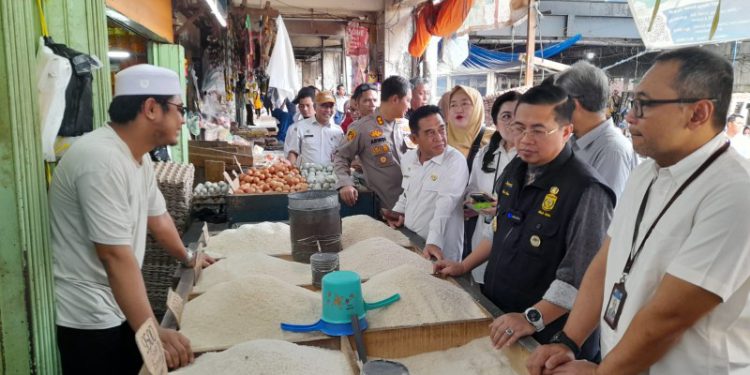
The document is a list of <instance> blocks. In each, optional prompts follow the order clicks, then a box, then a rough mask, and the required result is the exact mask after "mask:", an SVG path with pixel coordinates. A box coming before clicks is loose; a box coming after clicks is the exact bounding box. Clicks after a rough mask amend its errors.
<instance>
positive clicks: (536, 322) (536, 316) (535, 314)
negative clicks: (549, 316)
mask: <svg viewBox="0 0 750 375" xmlns="http://www.w3.org/2000/svg"><path fill="white" fill-rule="evenodd" d="M523 315H524V316H525V317H526V321H527V322H529V324H531V325H532V326H534V329H535V330H536V331H537V332H539V331H541V330H543V329H544V319H542V312H541V311H539V310H538V309H537V308H536V307H533V306H532V307H529V308H528V309H526V311H524V312H523Z"/></svg>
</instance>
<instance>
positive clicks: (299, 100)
mask: <svg viewBox="0 0 750 375" xmlns="http://www.w3.org/2000/svg"><path fill="white" fill-rule="evenodd" d="M315 94H316V89H315V87H312V86H307V87H303V88H301V89H300V90H299V92H297V97H296V98H294V100H293V101H292V103H294V104H295V105H297V113H296V114H295V117H294V118H293V121H294V123H292V125H289V128H287V129H286V136H285V138H284V157H289V149H290V148H291V139H290V137H289V135H290V134H294V132H296V131H297V124H298V123H299V122H300V121H302V120H305V119H308V118H310V117H313V116H315Z"/></svg>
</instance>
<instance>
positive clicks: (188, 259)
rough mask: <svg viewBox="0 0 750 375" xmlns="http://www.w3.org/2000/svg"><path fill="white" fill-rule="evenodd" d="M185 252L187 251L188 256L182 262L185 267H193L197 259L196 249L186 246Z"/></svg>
mask: <svg viewBox="0 0 750 375" xmlns="http://www.w3.org/2000/svg"><path fill="white" fill-rule="evenodd" d="M185 252H186V253H187V256H186V257H185V259H183V260H181V261H180V264H182V266H183V267H192V266H193V261H195V254H196V253H195V250H191V249H189V248H185Z"/></svg>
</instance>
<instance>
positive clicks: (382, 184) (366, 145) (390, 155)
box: [333, 110, 413, 209]
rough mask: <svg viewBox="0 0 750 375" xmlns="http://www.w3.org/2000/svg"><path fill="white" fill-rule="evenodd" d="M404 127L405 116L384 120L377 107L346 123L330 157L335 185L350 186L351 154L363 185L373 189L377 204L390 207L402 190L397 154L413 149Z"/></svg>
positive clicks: (407, 124)
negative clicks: (334, 174)
mask: <svg viewBox="0 0 750 375" xmlns="http://www.w3.org/2000/svg"><path fill="white" fill-rule="evenodd" d="M408 129H409V123H408V122H407V121H406V120H405V119H396V120H395V121H392V122H390V123H389V122H386V121H385V119H383V117H382V116H381V115H380V111H379V110H376V111H375V112H374V113H372V114H370V115H368V116H365V117H363V118H361V119H359V120H357V121H355V122H353V123H352V124H351V125H349V129H348V131H347V132H346V136H345V137H344V141H343V143H342V144H341V145H340V146H339V147H338V148H337V149H336V152H335V153H334V157H333V164H334V171H335V173H336V176H337V177H338V182H337V184H336V188H337V189H339V188H342V187H344V186H354V180H353V179H352V176H351V173H350V169H349V168H350V167H351V163H352V160H354V157H355V156H359V160H360V162H361V163H362V170H363V172H364V174H365V180H366V181H367V187H368V188H370V190H372V191H374V192H375V194H376V195H377V197H378V199H379V200H380V203H381V207H384V208H388V209H391V208H393V206H394V205H395V204H396V202H397V201H398V197H399V195H401V192H402V191H403V189H402V187H401V156H403V154H404V153H405V152H406V151H407V150H408V149H409V148H413V147H411V146H413V145H412V144H411V141H410V140H409V139H408ZM407 143H408V145H407Z"/></svg>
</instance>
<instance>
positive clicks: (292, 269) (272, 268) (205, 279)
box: [193, 254, 312, 294]
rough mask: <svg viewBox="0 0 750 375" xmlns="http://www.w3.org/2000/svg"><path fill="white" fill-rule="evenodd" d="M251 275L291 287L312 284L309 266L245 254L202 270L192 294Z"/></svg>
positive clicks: (263, 255) (267, 256)
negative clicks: (269, 278) (274, 279)
mask: <svg viewBox="0 0 750 375" xmlns="http://www.w3.org/2000/svg"><path fill="white" fill-rule="evenodd" d="M251 275H268V276H273V277H276V278H278V279H279V280H282V281H284V282H286V283H289V284H291V285H310V284H311V283H312V271H310V265H309V264H302V263H296V262H290V261H286V260H283V259H279V258H276V257H272V256H270V255H265V254H245V255H243V256H242V257H235V258H233V259H225V260H221V261H218V262H216V263H215V264H214V265H212V266H211V267H208V268H206V269H204V270H203V272H201V275H200V278H199V279H198V282H197V283H196V284H195V287H193V293H194V294H201V293H205V292H206V291H207V290H209V289H211V288H212V287H213V286H215V285H217V284H221V283H223V282H227V281H232V280H237V279H241V278H243V277H246V276H251Z"/></svg>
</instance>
